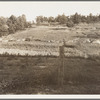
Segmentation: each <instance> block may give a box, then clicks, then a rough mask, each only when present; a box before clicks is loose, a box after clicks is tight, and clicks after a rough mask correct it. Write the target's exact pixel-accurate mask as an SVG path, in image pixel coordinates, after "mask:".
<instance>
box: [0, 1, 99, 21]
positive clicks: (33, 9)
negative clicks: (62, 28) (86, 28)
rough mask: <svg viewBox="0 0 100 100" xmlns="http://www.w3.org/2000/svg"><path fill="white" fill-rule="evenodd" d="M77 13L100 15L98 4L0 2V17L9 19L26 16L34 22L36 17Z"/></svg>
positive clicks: (97, 2)
mask: <svg viewBox="0 0 100 100" xmlns="http://www.w3.org/2000/svg"><path fill="white" fill-rule="evenodd" d="M76 12H77V13H79V14H82V15H88V14H90V13H92V14H93V15H97V14H100V2H99V1H96V2H89V1H88V2H85V1H84V2H82V1H80V2H78V1H76V2H73V1H71V2H70V1H62V2H61V1H55V2H52V1H46V2H44V1H41V2H40V1H38V2H36V1H30V2H28V1H26V2H25V1H22V2H21V1H20V2H18V1H16V2H15V1H13V2H11V1H8V2H0V16H4V17H10V16H11V15H15V16H20V15H22V14H25V15H26V18H27V20H28V21H32V20H35V18H36V16H40V15H42V16H46V17H49V16H53V17H56V16H57V15H58V14H63V13H64V14H65V15H66V16H69V15H72V14H75V13H76Z"/></svg>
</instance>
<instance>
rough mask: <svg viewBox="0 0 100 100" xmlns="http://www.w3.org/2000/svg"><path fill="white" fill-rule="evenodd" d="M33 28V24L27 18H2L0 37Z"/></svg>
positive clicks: (0, 19) (0, 20) (0, 21)
mask: <svg viewBox="0 0 100 100" xmlns="http://www.w3.org/2000/svg"><path fill="white" fill-rule="evenodd" d="M30 26H31V23H30V22H28V21H27V20H26V16H25V15H24V14H23V15H22V16H18V17H16V16H14V15H11V16H10V17H9V18H4V17H0V36H4V35H8V34H14V33H15V32H16V31H19V30H24V29H25V28H28V27H30Z"/></svg>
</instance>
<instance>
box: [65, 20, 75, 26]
mask: <svg viewBox="0 0 100 100" xmlns="http://www.w3.org/2000/svg"><path fill="white" fill-rule="evenodd" d="M66 26H68V27H73V26H74V23H73V21H71V20H70V21H68V22H67V24H66Z"/></svg>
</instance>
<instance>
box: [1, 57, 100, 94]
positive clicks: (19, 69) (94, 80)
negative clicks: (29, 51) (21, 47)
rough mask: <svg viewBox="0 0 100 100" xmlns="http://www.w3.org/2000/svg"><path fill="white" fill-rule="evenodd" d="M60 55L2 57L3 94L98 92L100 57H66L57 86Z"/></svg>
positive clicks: (99, 87) (99, 90)
mask: <svg viewBox="0 0 100 100" xmlns="http://www.w3.org/2000/svg"><path fill="white" fill-rule="evenodd" d="M59 60H60V59H59V58H58V57H52V56H44V57H43V56H35V57H28V56H27V57H18V56H7V57H6V56H2V57H0V94H12V93H13V94H99V93H100V86H99V85H100V74H99V72H100V67H99V66H100V58H88V59H84V58H80V57H77V58H75V57H73V58H72V57H69V58H65V59H64V85H63V87H61V86H59V85H58V67H59V66H60V63H59Z"/></svg>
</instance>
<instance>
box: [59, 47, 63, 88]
mask: <svg viewBox="0 0 100 100" xmlns="http://www.w3.org/2000/svg"><path fill="white" fill-rule="evenodd" d="M59 61H60V66H59V68H58V85H60V86H61V87H62V86H63V84H64V46H60V47H59Z"/></svg>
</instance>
